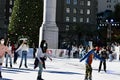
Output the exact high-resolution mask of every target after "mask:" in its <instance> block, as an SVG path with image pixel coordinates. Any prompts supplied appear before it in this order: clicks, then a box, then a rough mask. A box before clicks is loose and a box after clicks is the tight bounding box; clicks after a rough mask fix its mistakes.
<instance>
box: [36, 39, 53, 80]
mask: <svg viewBox="0 0 120 80" xmlns="http://www.w3.org/2000/svg"><path fill="white" fill-rule="evenodd" d="M46 44H47V43H46V41H45V40H42V42H41V45H40V47H39V48H38V49H37V51H36V54H37V59H38V61H39V62H38V67H39V71H38V76H37V80H44V79H42V71H43V68H45V58H47V57H48V58H49V59H50V60H52V59H51V58H50V56H49V55H48V54H47V53H46V50H47V45H46Z"/></svg>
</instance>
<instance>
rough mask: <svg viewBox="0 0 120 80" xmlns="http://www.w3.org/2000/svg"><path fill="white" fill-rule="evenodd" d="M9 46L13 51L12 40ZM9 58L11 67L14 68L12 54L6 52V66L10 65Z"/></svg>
mask: <svg viewBox="0 0 120 80" xmlns="http://www.w3.org/2000/svg"><path fill="white" fill-rule="evenodd" d="M8 48H9V50H10V51H11V53H12V46H11V43H10V41H9V43H8ZM8 59H9V60H10V67H11V68H12V56H11V55H10V54H8V53H6V68H7V67H8Z"/></svg>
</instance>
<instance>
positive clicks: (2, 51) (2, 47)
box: [0, 44, 11, 58]
mask: <svg viewBox="0 0 120 80" xmlns="http://www.w3.org/2000/svg"><path fill="white" fill-rule="evenodd" d="M5 52H7V53H8V54H11V50H9V48H8V47H7V46H5V45H2V44H0V58H2V57H3V56H4V55H5Z"/></svg>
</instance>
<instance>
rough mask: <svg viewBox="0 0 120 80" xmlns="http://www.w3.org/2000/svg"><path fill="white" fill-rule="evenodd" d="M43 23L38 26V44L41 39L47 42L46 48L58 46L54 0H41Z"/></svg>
mask: <svg viewBox="0 0 120 80" xmlns="http://www.w3.org/2000/svg"><path fill="white" fill-rule="evenodd" d="M43 1H44V9H43V23H42V25H41V27H40V35H39V45H40V42H41V40H42V39H44V40H46V41H47V43H48V48H51V49H57V48H58V27H57V25H56V0H43Z"/></svg>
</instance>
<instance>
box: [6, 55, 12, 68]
mask: <svg viewBox="0 0 120 80" xmlns="http://www.w3.org/2000/svg"><path fill="white" fill-rule="evenodd" d="M8 58H9V60H10V67H12V57H11V55H9V54H6V67H7V65H8Z"/></svg>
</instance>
